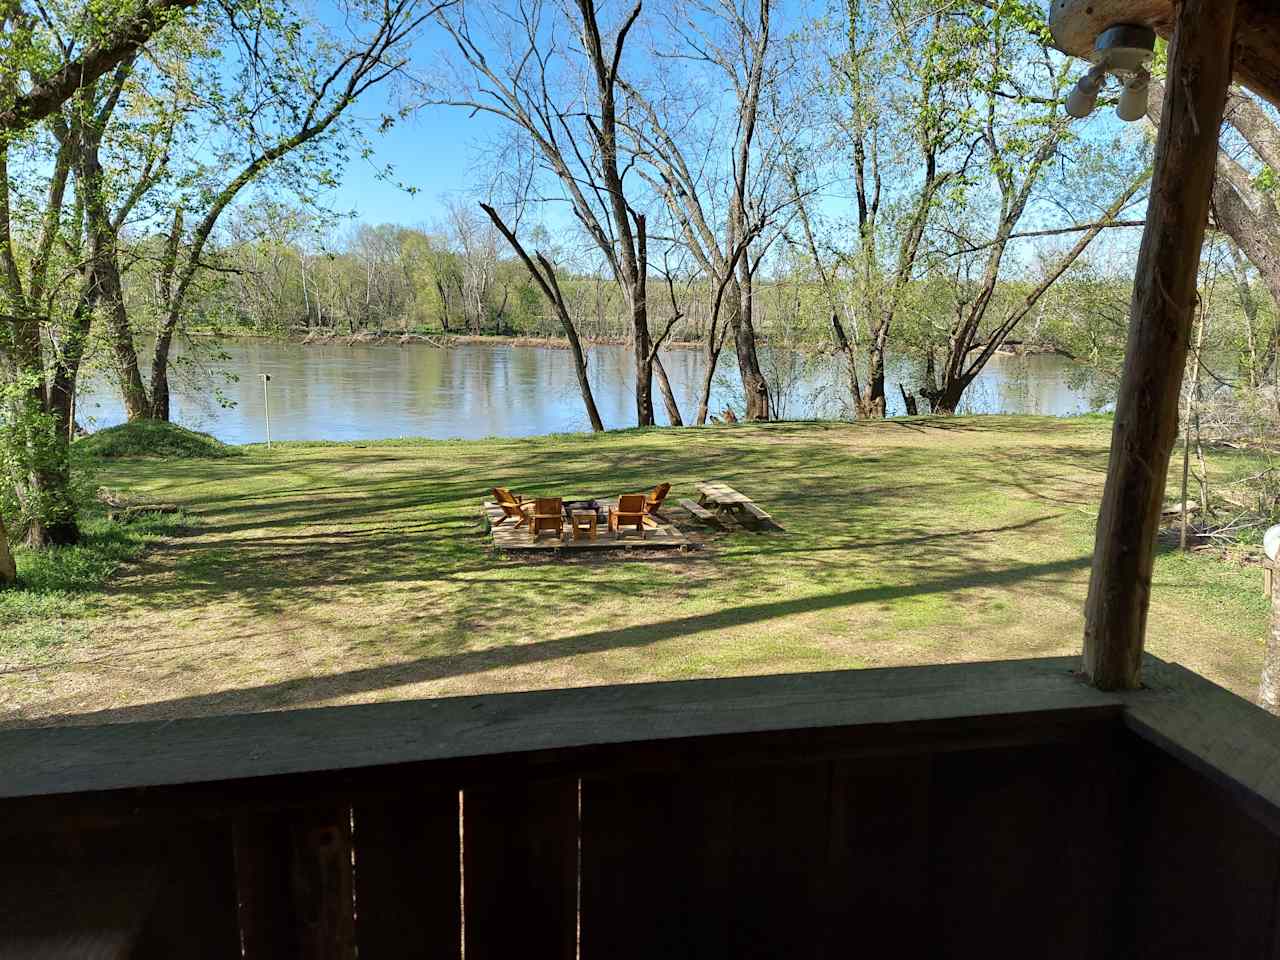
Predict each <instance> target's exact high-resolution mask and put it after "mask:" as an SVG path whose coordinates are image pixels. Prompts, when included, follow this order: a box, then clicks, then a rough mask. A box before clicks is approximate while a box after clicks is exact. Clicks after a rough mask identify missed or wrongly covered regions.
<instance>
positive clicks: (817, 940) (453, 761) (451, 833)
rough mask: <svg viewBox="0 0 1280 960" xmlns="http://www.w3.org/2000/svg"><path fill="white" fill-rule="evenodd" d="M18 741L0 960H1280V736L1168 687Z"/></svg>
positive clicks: (935, 670)
mask: <svg viewBox="0 0 1280 960" xmlns="http://www.w3.org/2000/svg"><path fill="white" fill-rule="evenodd" d="M1075 664H1076V662H1075V661H1073V660H1066V659H1055V660H1035V661H1023V662H1016V663H996V664H976V665H963V666H947V667H919V668H908V669H895V670H878V671H859V672H851V673H827V674H810V675H802V676H781V677H762V678H747V679H732V680H714V681H696V682H688V683H674V684H647V685H635V686H624V687H604V688H593V689H586V690H572V691H549V692H541V693H529V694H510V695H499V696H487V697H469V698H458V699H449V700H436V701H417V702H406V703H390V704H380V705H370V706H356V707H345V708H326V709H318V710H308V711H296V712H290V713H274V714H258V715H250V716H233V717H211V718H204V719H196V720H183V721H175V722H171V723H141V724H122V725H116V726H107V727H85V728H58V729H44V730H15V731H7V732H3V733H0V865H2V866H3V870H0V957H4V958H9V957H27V956H30V957H36V956H39V957H114V956H120V957H197V958H200V957H235V956H240V955H244V956H246V957H251V958H256V957H270V958H278V957H342V958H351V957H355V956H358V957H359V958H360V960H377V958H382V957H388V958H390V957H394V958H398V960H399V958H409V957H459V956H461V955H462V954H463V952H464V950H465V956H466V958H467V960H477V958H480V960H484V958H491V957H504V958H515V957H521V958H523V957H530V958H534V957H560V958H571V957H575V956H582V957H586V958H594V957H609V958H615V957H645V958H656V957H699V958H703V957H735V958H736V957H783V956H785V957H825V956H840V957H848V956H893V957H895V958H898V957H936V956H981V957H1002V956H1007V957H1028V956H1035V957H1071V958H1078V957H1147V956H1150V957H1194V956H1204V957H1252V956H1256V957H1264V956H1266V957H1272V956H1274V955H1275V954H1274V951H1275V949H1276V946H1277V942H1278V941H1277V936H1278V934H1280V930H1278V929H1277V926H1276V922H1275V920H1276V916H1277V902H1276V897H1277V888H1278V885H1280V843H1278V841H1277V830H1278V829H1280V817H1277V816H1276V811H1277V809H1280V808H1278V807H1277V805H1276V798H1277V796H1280V766H1277V765H1276V758H1277V756H1280V749H1278V745H1280V737H1277V727H1278V726H1280V724H1278V723H1277V722H1276V721H1275V720H1274V719H1273V718H1271V717H1270V716H1268V715H1266V714H1263V713H1261V711H1258V710H1256V709H1255V708H1253V707H1251V706H1250V705H1248V704H1246V703H1244V702H1243V701H1240V700H1238V699H1237V698H1235V697H1232V696H1231V695H1230V694H1227V693H1225V692H1224V691H1221V690H1219V689H1218V688H1216V687H1214V686H1213V685H1212V684H1209V683H1208V682H1207V681H1204V680H1201V679H1200V678H1198V677H1195V676H1194V675H1191V674H1188V673H1186V672H1185V671H1182V670H1180V669H1179V668H1176V667H1170V666H1168V665H1165V664H1161V663H1159V662H1158V661H1153V662H1152V663H1150V664H1149V665H1148V668H1147V676H1148V683H1149V685H1150V686H1151V689H1149V690H1146V691H1141V692H1138V693H1134V694H1124V695H1112V694H1104V693H1100V692H1098V691H1096V690H1094V689H1092V688H1090V687H1087V686H1084V685H1082V684H1080V683H1078V682H1076V680H1075V679H1074V678H1073V676H1072V673H1071V671H1072V670H1073V668H1074V667H1075Z"/></svg>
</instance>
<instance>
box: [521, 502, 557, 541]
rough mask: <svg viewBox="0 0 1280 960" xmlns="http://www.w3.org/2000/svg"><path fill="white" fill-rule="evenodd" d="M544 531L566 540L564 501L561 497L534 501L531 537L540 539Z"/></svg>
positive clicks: (530, 528) (530, 525) (530, 518)
mask: <svg viewBox="0 0 1280 960" xmlns="http://www.w3.org/2000/svg"><path fill="white" fill-rule="evenodd" d="M544 530H550V531H552V532H554V533H555V535H556V537H557V538H558V539H561V540H563V539H564V500H563V499H561V498H560V497H538V498H537V499H536V500H534V501H533V513H531V514H530V515H529V535H530V536H531V537H532V538H533V539H534V540H537V539H538V534H540V533H542V532H543V531H544Z"/></svg>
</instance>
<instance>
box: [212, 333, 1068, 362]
mask: <svg viewBox="0 0 1280 960" xmlns="http://www.w3.org/2000/svg"><path fill="white" fill-rule="evenodd" d="M188 336H193V337H212V336H222V337H234V338H236V339H240V340H284V341H287V342H289V343H297V344H301V345H302V346H312V345H331V344H340V345H343V346H369V345H374V344H381V345H395V346H402V347H403V346H408V345H410V344H422V345H425V346H430V347H440V348H443V349H448V348H450V347H462V346H487V347H540V348H544V349H549V350H567V349H569V341H568V340H567V339H565V338H563V337H531V336H527V335H523V334H463V333H419V332H414V331H406V330H383V331H374V330H361V331H358V332H356V333H341V332H338V331H332V330H314V329H312V330H308V329H305V328H296V329H294V330H290V331H289V332H287V333H284V334H280V335H273V334H262V333H251V332H239V331H228V330H219V331H212V330H192V331H188ZM581 340H582V343H583V344H584V345H585V346H588V347H600V346H612V347H621V346H629V345H630V344H631V341H630V340H629V339H627V338H626V337H582V338H581ZM758 342H759V343H760V344H763V345H766V346H767V345H768V344H769V342H770V341H769V337H768V336H767V335H760V336H759V337H758ZM663 346H664V347H665V348H666V349H669V350H670V349H673V350H704V349H706V344H705V343H703V342H702V341H700V340H667V341H664V343H663ZM792 349H796V350H800V351H802V352H806V353H826V352H829V350H833V349H834V346H833V345H830V346H829V345H824V344H821V343H811V344H800V345H798V346H796V347H793V348H792ZM996 352H997V353H998V354H1000V355H1002V356H1032V355H1042V354H1056V355H1057V356H1060V357H1064V358H1066V359H1068V360H1074V359H1075V358H1074V357H1073V356H1072V355H1071V354H1070V353H1068V352H1067V351H1065V350H1061V349H1059V348H1057V347H1054V346H1050V345H1047V344H1037V343H1024V342H1022V341H1013V342H1006V343H1005V344H1004V345H1003V346H1001V347H1000V348H999V349H998V350H997V351H996Z"/></svg>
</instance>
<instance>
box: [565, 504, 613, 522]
mask: <svg viewBox="0 0 1280 960" xmlns="http://www.w3.org/2000/svg"><path fill="white" fill-rule="evenodd" d="M575 510H577V511H578V512H580V513H585V512H586V511H588V510H589V511H591V512H593V513H595V515H596V516H597V517H603V516H604V504H603V503H601V502H600V501H599V500H566V501H565V502H564V516H565V519H566V520H572V519H573V512H574V511H575Z"/></svg>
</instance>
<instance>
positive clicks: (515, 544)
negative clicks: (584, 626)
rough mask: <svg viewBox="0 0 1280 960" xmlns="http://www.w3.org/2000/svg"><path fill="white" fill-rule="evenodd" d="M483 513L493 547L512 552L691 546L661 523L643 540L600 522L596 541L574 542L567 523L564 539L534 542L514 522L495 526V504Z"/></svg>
mask: <svg viewBox="0 0 1280 960" xmlns="http://www.w3.org/2000/svg"><path fill="white" fill-rule="evenodd" d="M484 512H485V516H486V517H488V519H489V532H490V534H492V536H493V545H494V547H495V548H496V549H498V550H507V551H510V552H512V553H548V552H555V551H564V552H566V553H569V552H583V553H589V552H591V551H608V550H623V551H634V550H680V549H683V548H686V547H689V546H692V541H690V540H689V538H688V537H686V536H685V535H684V534H683V533H681V532H680V530H679V528H677V527H676V526H675V525H674V524H671V523H661V522H660V523H658V525H657V526H656V527H648V528H646V529H645V532H644V539H643V540H641V539H640V536H639V534H637V533H636V532H635V531H634V530H627V531H625V532H624V535H623V536H622V537H619V536H618V535H617V534H615V533H610V532H609V531H608V530H607V529H606V525H605V523H604V522H603V521H602V522H601V523H600V526H599V531H598V533H597V536H596V539H595V540H575V539H573V531H572V530H571V529H570V528H569V524H568V522H566V523H565V526H564V537H563V539H559V540H557V539H556V538H555V537H554V536H553V535H551V534H547V533H544V534H542V535H541V536H539V537H538V539H537V540H534V539H533V538H531V537H530V536H529V528H528V527H520V528H519V529H518V530H517V529H516V525H515V521H514V520H508V521H506V522H505V523H503V524H501V525H500V526H499V525H497V524H498V521H499V520H500V519H501V518H502V516H503V514H502V508H501V507H499V506H498V505H497V504H493V503H486V504H485V505H484Z"/></svg>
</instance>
